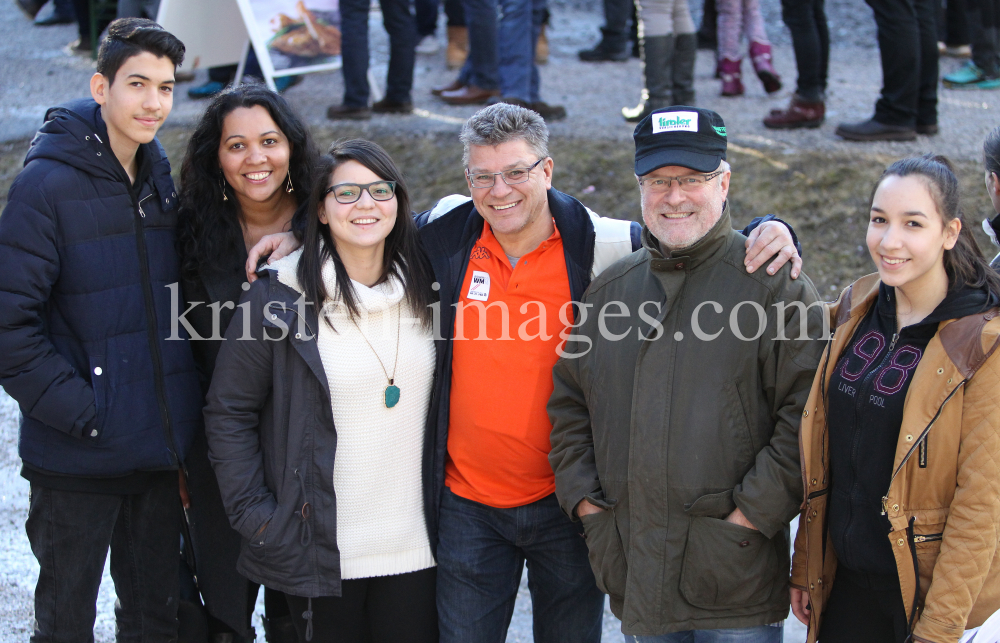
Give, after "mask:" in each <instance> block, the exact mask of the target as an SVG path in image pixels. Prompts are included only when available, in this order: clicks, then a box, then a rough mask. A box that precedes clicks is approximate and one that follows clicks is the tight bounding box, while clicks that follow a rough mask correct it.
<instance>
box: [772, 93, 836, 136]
mask: <svg viewBox="0 0 1000 643" xmlns="http://www.w3.org/2000/svg"><path fill="white" fill-rule="evenodd" d="M825 116H826V106H825V105H824V104H823V101H821V100H819V101H806V100H802V98H800V97H799V95H798V94H792V102H791V103H789V104H788V108H787V109H772V110H771V113H770V114H768V115H767V116H765V117H764V127H767V128H770V129H799V128H801V127H808V128H810V129H812V128H816V127H819V126H820V125H822V124H823V119H824V118H825Z"/></svg>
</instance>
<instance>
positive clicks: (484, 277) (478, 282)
mask: <svg viewBox="0 0 1000 643" xmlns="http://www.w3.org/2000/svg"><path fill="white" fill-rule="evenodd" d="M465 298H466V299H478V300H479V301H486V300H487V299H489V298H490V273H488V272H483V271H481V270H473V271H472V283H470V284H469V293H468V294H467V295H466V296H465Z"/></svg>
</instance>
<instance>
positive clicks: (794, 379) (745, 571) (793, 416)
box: [548, 206, 825, 635]
mask: <svg viewBox="0 0 1000 643" xmlns="http://www.w3.org/2000/svg"><path fill="white" fill-rule="evenodd" d="M744 240H745V238H744V237H743V236H742V235H741V234H739V233H738V232H735V231H733V230H732V229H731V227H730V217H729V209H728V206H727V207H726V209H725V211H724V212H723V214H722V217H721V219H720V220H719V222H718V223H717V224H716V225H715V226H714V227H713V228H712V230H711V231H709V233H708V234H707V235H706V236H705V237H704V238H703V239H702V240H701V241H699V242H698V243H697V244H695V245H694V246H692V247H691V248H689V249H686V250H683V251H678V252H676V253H674V254H663V253H661V252H660V250H659V243H658V242H657V240H656V239H655V238H654V237H653V236H652V235H651V234H650V233H649V230H644V232H643V245H644V247H643V248H642V249H640V250H639V251H637V252H635V253H633V254H632V255H630V256H628V257H626V258H624V259H622V260H620V261H618V262H617V263H615V264H614V265H612V266H611V267H609V268H608V269H607V270H605V271H604V272H603V273H602V274H601V275H600V277H598V278H597V279H595V280H594V282H593V283H592V284H591V286H590V289H589V290H588V292H587V294H586V295H585V296H584V302H583V303H584V304H585V305H586V308H585V309H586V318H585V319H584V318H583V317H582V316H578V324H579V327H578V328H575V329H573V333H574V334H573V336H572V337H570V338H569V339H568V341H567V343H566V346H565V347H564V349H563V357H562V358H560V360H559V362H558V363H557V365H556V367H555V369H554V371H553V377H554V380H555V390H554V392H553V393H552V397H551V399H550V400H549V404H548V412H549V417H550V419H551V421H552V425H553V429H552V452H551V454H550V456H549V461H550V462H551V464H552V468H553V470H554V471H555V476H556V494H557V496H558V498H559V502H560V505H561V506H562V508H563V511H565V512H566V514H567V515H569V516H570V517H571V518H573V519H577V517H576V514H575V512H574V509H575V507H576V505H577V503H579V502H580V500H581V499H583V498H585V497H586V498H588V499H590V500H591V502H593V503H594V504H597V505H598V506H601V507H604V508H606V509H607V511H604V512H601V513H598V514H594V515H588V516H585V517H584V518H583V524H584V530H585V532H586V537H587V545H588V547H589V549H590V560H591V566H592V567H593V570H594V574H595V576H596V578H597V583H598V585H599V587H600V588H601V589H602V590H604V591H605V592H607V593H608V594H610V595H611V610H612V611H613V612H614V613H615V615H616V616H618V617H619V618H620V619H621V621H622V631H623V632H624V633H626V634H636V635H658V634H665V633H668V632H676V631H683V630H692V629H720V628H735V627H750V626H755V625H763V624H768V623H775V622H778V621H782V620H783V619H784V618H785V617H786V616H787V614H788V607H789V602H788V569H789V542H788V524H789V521H790V520H791V519H792V517H793V516H795V514H796V513H798V508H799V505H800V503H801V502H802V483H801V476H800V470H799V448H798V428H799V419H800V415H801V413H802V407H803V404H804V403H805V401H806V398H807V396H808V394H809V387H810V385H811V384H812V379H813V374H814V373H815V371H816V368H817V365H818V361H819V355H820V353H821V351H822V349H823V344H822V342H820V341H819V338H820V337H821V336H822V334H823V319H824V318H825V315H824V313H823V308H822V305H821V304H819V303H818V296H817V293H816V289H815V287H814V286H813V284H812V282H811V281H810V280H809V278H808V277H806V276H805V275H802V276H800V277H799V279H798V280H792V279H791V278H790V277H789V274H788V273H789V267H788V266H785V267H784V268H782V269H781V270H779V271H778V273H777V274H775V275H773V276H771V275H768V274H767V273H766V272H765V271H764V270H760V271H759V272H757V273H754V274H747V272H746V270H745V268H744V265H743V258H744ZM614 302H617V303H614ZM741 302H744V303H741ZM791 302H801V304H800V305H798V306H796V305H794V304H793V303H791ZM775 304H779V306H778V307H775ZM810 304H816V305H814V306H811V307H809V305H810ZM623 306H624V308H623ZM782 306H784V308H783V309H782ZM626 309H627V312H628V313H629V314H628V315H625V314H624V313H625V312H626ZM602 311H603V314H602ZM612 315H617V316H612ZM733 322H735V326H734V324H733ZM800 322H801V324H802V325H801V327H800ZM657 325H660V326H662V332H659V331H657V330H656V326H657ZM761 326H763V328H762V329H761ZM759 330H762V332H760V333H759V335H758V331H759ZM803 331H806V334H805V335H802V336H803V337H810V338H812V339H811V340H810V339H797V338H799V337H800V333H802V332H803ZM738 335H741V336H742V337H743V338H745V339H741V338H740V336H738ZM779 337H787V338H789V339H787V340H781V339H778V338H779ZM616 338H617V339H616ZM643 338H649V339H643ZM736 507H739V508H740V509H741V510H742V511H743V513H744V515H745V516H746V518H747V519H748V520H749V521H750V522H751V523H752V524H753V525H755V526H756V527H757V529H759V530H760V531H756V530H753V529H749V528H745V527H741V526H738V525H735V524H731V523H727V522H725V521H724V520H723V519H724V518H725V517H726V516H728V515H729V514H730V513H731V512H732V511H733V510H734V509H735V508H736Z"/></svg>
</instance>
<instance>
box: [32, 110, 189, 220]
mask: <svg viewBox="0 0 1000 643" xmlns="http://www.w3.org/2000/svg"><path fill="white" fill-rule="evenodd" d="M139 147H140V149H141V152H142V158H141V159H140V167H139V174H138V176H137V182H136V185H141V184H142V183H144V182H145V181H146V180H147V179H148V178H152V182H153V184H154V185H155V186H156V191H157V192H158V196H159V199H160V207H162V208H163V209H164V210H165V211H170V210H173V209H175V208H176V207H177V193H176V191H175V189H174V184H173V180H172V179H171V177H170V163H169V162H167V154H166V152H165V151H164V149H163V146H162V145H160V142H159V141H158V140H156V139H155V138H154V139H153V140H152V141H151V142H149V143H144V144H142V145H140V146H139ZM40 159H48V160H52V161H56V162H59V163H65V164H66V165H69V166H71V167H73V168H76V169H78V170H80V171H81V172H85V173H87V174H89V175H90V176H92V177H94V178H98V179H104V180H110V181H125V180H126V175H125V170H124V169H123V168H122V166H121V164H120V163H119V162H118V159H117V158H115V155H114V153H113V152H112V151H111V145H110V144H109V143H108V128H107V125H105V123H104V119H103V118H102V117H101V106H100V105H98V104H97V103H96V102H95V101H94V100H93V99H90V98H80V99H77V100H73V101H70V102H68V103H64V104H62V105H59V106H58V107H53V108H51V109H50V110H49V111H47V112H46V113H45V124H44V125H42V127H41V129H39V130H38V133H37V134H35V138H33V139H32V140H31V147H30V149H28V154H27V155H26V156H25V158H24V164H25V165H27V164H28V163H30V162H31V161H34V160H40Z"/></svg>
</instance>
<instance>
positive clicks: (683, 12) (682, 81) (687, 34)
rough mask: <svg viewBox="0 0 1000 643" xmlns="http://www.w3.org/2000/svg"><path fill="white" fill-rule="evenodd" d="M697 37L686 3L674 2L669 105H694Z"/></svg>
mask: <svg viewBox="0 0 1000 643" xmlns="http://www.w3.org/2000/svg"><path fill="white" fill-rule="evenodd" d="M697 55H698V35H697V34H696V33H695V30H694V20H692V19H691V8H690V7H689V6H688V3H687V2H680V1H675V2H674V60H673V72H672V73H673V83H672V87H671V90H670V104H671V105H694V103H695V100H694V63H695V59H696V57H697Z"/></svg>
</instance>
